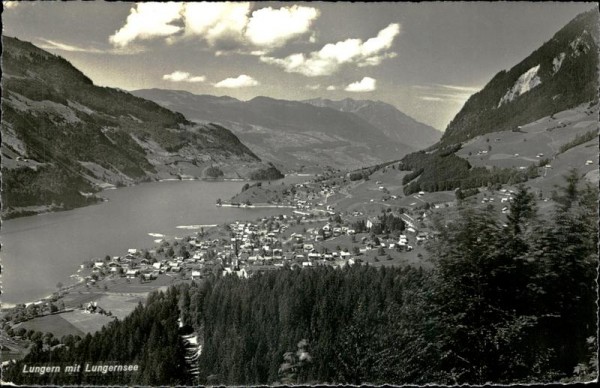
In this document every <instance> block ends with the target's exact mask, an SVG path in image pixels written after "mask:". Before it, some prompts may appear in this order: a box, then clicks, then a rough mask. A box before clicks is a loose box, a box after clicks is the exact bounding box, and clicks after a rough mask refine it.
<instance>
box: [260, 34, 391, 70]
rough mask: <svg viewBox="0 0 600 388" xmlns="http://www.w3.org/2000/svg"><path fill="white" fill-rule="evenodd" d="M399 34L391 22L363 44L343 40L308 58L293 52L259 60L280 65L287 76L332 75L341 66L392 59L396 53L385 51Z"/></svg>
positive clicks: (326, 46) (373, 64)
mask: <svg viewBox="0 0 600 388" xmlns="http://www.w3.org/2000/svg"><path fill="white" fill-rule="evenodd" d="M399 34H400V24H398V23H392V24H390V25H389V26H387V27H386V28H384V29H383V30H381V31H379V33H378V34H377V36H376V37H373V38H370V39H368V40H367V41H366V42H363V41H362V40H361V39H346V40H344V41H341V42H337V43H329V44H326V45H325V46H323V48H321V50H319V51H313V52H311V53H310V54H308V55H305V54H303V53H295V54H291V55H288V56H287V57H285V58H274V57H270V56H261V61H263V62H265V63H268V64H272V65H276V66H279V67H281V68H283V69H284V70H285V71H286V72H288V73H300V74H303V75H305V76H308V77H317V76H322V75H331V74H333V73H335V72H336V71H338V69H339V68H340V67H341V66H342V65H344V64H354V65H357V66H359V67H364V66H377V65H379V64H381V62H382V61H383V60H384V59H386V58H393V57H395V56H396V55H397V54H396V53H395V52H388V50H389V49H390V48H391V47H392V44H393V42H394V39H395V37H396V36H398V35H399Z"/></svg>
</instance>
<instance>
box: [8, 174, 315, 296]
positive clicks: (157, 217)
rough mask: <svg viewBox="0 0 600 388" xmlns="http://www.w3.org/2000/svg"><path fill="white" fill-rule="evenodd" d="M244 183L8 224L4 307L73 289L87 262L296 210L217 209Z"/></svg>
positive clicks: (148, 188) (121, 194)
mask: <svg viewBox="0 0 600 388" xmlns="http://www.w3.org/2000/svg"><path fill="white" fill-rule="evenodd" d="M307 179H309V178H307V177H306V176H289V177H286V178H285V179H284V181H285V182H286V183H295V182H303V181H306V180H307ZM281 182H282V181H277V184H281ZM244 183H245V182H205V181H171V182H153V183H145V184H141V185H138V186H135V187H126V188H121V189H118V190H105V191H103V192H102V193H100V196H102V197H105V198H107V199H108V202H103V203H100V204H97V205H93V206H88V207H84V208H79V209H74V210H69V211H65V212H59V213H48V214H42V215H38V216H31V217H23V218H17V219H13V220H8V221H5V222H3V223H2V231H1V234H0V236H1V238H2V252H1V255H2V299H1V300H2V303H3V304H7V305H8V304H14V303H24V302H30V301H34V300H38V299H40V298H43V297H45V296H48V295H50V294H52V293H53V292H54V291H56V290H57V288H56V285H57V283H58V282H61V283H63V284H64V285H67V284H71V283H73V280H72V279H71V278H70V275H71V274H73V273H75V272H76V271H77V269H78V268H79V265H80V264H81V263H82V262H83V261H85V260H90V259H93V258H103V257H104V256H106V255H110V256H116V255H123V254H125V253H126V252H127V249H128V248H151V247H153V246H155V244H156V243H155V242H154V240H156V239H158V238H161V236H162V235H164V236H165V237H166V238H172V237H175V236H178V237H183V236H186V235H189V234H192V233H194V232H195V229H193V228H194V225H214V224H223V223H225V222H232V221H235V220H254V219H256V218H260V217H264V216H271V215H277V214H289V213H290V212H291V209H276V208H256V209H254V208H219V207H216V206H215V203H216V200H217V198H221V199H223V200H228V199H229V198H231V197H232V196H233V195H234V194H236V193H238V192H240V191H241V188H242V186H243V185H244ZM274 183H275V182H274ZM178 226H179V227H180V228H178ZM190 226H191V227H190ZM181 227H184V228H181ZM185 228H188V229H185Z"/></svg>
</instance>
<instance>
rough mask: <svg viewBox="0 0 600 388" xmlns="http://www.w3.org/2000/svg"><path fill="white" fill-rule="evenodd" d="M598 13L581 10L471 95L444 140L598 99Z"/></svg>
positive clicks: (458, 139)
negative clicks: (539, 44)
mask: <svg viewBox="0 0 600 388" xmlns="http://www.w3.org/2000/svg"><path fill="white" fill-rule="evenodd" d="M599 35H600V32H599V14H598V11H597V10H591V11H588V12H585V13H582V14H580V15H578V16H577V17H575V18H574V19H573V20H571V21H570V22H569V23H567V24H566V25H565V26H564V27H562V28H561V29H560V30H559V31H558V32H556V33H555V34H554V36H553V37H552V38H551V39H550V40H548V41H546V42H545V43H543V44H542V45H541V46H540V47H539V48H538V49H536V50H534V51H533V52H532V53H531V54H530V55H529V56H527V57H526V58H524V59H523V60H522V61H520V62H519V63H517V64H516V65H514V66H513V67H512V68H511V69H509V70H502V71H500V72H498V73H497V74H496V75H495V76H494V77H492V79H491V80H490V81H489V82H488V83H487V84H486V86H485V87H484V88H483V89H482V90H480V91H479V92H477V93H475V94H474V95H472V96H471V97H470V98H469V99H468V100H467V102H466V103H465V105H464V106H463V108H462V109H461V110H460V111H459V113H458V114H457V115H456V116H455V117H454V118H453V119H452V121H451V122H450V123H449V124H448V127H447V129H446V131H445V132H444V135H443V136H442V140H441V141H442V143H443V144H451V143H456V142H461V141H465V140H468V139H470V138H472V137H474V136H476V135H480V134H484V133H487V132H493V131H503V130H516V129H517V128H518V126H520V125H522V124H526V123H529V122H532V121H535V120H537V119H540V118H542V117H544V116H547V115H551V114H553V113H556V112H559V111H563V110H566V109H570V108H573V107H575V106H577V105H579V104H581V103H584V102H589V101H596V100H597V99H598V42H599V41H600V38H599Z"/></svg>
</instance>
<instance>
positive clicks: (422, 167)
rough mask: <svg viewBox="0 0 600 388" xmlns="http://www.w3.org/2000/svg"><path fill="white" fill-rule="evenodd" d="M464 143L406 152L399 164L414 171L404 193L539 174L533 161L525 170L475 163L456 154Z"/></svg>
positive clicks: (516, 180) (512, 181)
mask: <svg viewBox="0 0 600 388" xmlns="http://www.w3.org/2000/svg"><path fill="white" fill-rule="evenodd" d="M460 147H461V145H460V144H453V145H449V146H441V147H439V148H437V149H435V150H431V151H418V152H413V153H412V154H408V155H406V156H405V157H404V158H403V159H402V163H401V164H400V166H399V168H400V169H401V170H405V171H412V172H411V173H409V174H407V175H405V176H404V178H403V179H402V182H403V184H404V185H405V186H404V194H405V195H410V194H413V193H417V192H419V191H427V192H434V191H447V190H456V189H461V190H467V189H474V188H478V187H482V186H487V185H494V184H511V185H514V184H518V183H524V182H526V181H527V180H528V179H532V178H536V177H537V176H539V173H538V166H536V165H530V166H529V167H528V168H527V169H526V170H525V171H520V170H517V169H514V168H498V167H495V166H494V167H493V168H492V169H490V170H488V169H487V168H485V167H472V166H471V164H470V163H469V162H468V161H467V160H465V159H463V158H461V157H459V156H457V155H456V154H455V152H456V151H458V150H459V149H460ZM409 182H410V183H409ZM407 183H408V184H407Z"/></svg>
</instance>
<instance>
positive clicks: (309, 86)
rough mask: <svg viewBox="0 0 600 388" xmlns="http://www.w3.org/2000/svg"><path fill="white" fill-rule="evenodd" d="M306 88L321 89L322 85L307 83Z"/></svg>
mask: <svg viewBox="0 0 600 388" xmlns="http://www.w3.org/2000/svg"><path fill="white" fill-rule="evenodd" d="M306 88H307V89H309V90H319V89H320V88H321V85H319V84H316V85H306Z"/></svg>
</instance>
